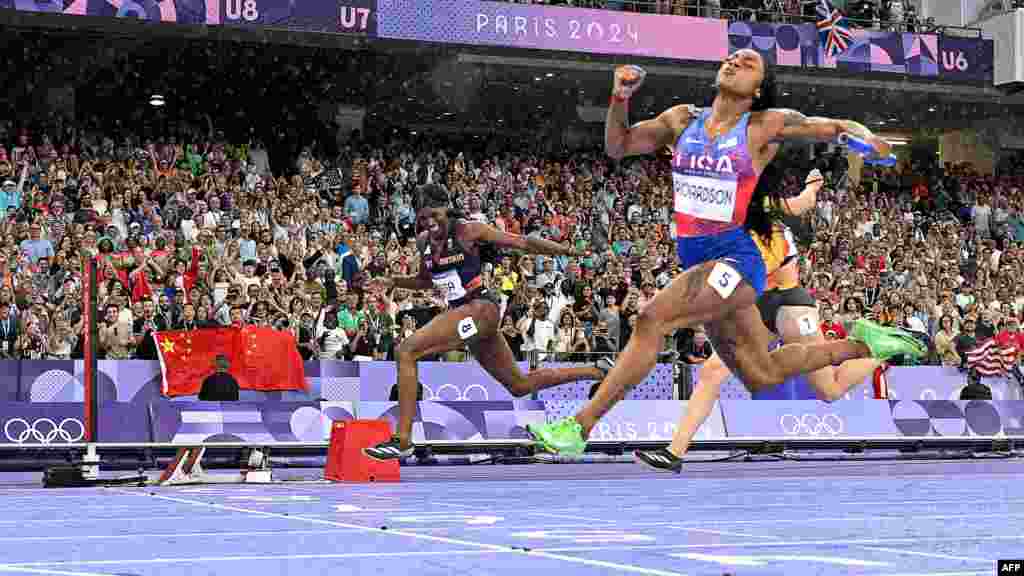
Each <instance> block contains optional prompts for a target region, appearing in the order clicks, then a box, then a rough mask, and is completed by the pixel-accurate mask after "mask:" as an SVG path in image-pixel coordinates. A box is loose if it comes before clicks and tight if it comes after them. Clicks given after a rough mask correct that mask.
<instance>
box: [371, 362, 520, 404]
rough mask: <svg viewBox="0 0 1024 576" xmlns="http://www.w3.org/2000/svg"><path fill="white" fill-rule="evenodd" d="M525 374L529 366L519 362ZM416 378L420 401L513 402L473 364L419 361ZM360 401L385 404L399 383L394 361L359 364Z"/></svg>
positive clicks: (496, 383) (503, 389)
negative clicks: (421, 389)
mask: <svg viewBox="0 0 1024 576" xmlns="http://www.w3.org/2000/svg"><path fill="white" fill-rule="evenodd" d="M519 369H520V370H522V371H523V372H526V371H528V370H529V369H530V365H529V364H528V363H526V362H520V363H519ZM419 379H420V383H421V384H423V399H424V400H436V401H441V402H448V401H457V400H473V401H488V400H512V395H511V394H509V392H508V390H506V389H505V387H504V386H502V385H501V384H500V383H498V382H496V381H495V380H494V378H493V377H492V376H491V375H490V374H488V373H487V372H486V371H485V370H484V369H483V368H481V367H480V365H479V364H477V363H476V362H420V364H419ZM359 381H360V390H359V399H360V400H372V401H387V400H388V399H389V398H390V397H391V396H390V395H391V389H392V388H393V387H394V386H395V385H396V384H397V383H398V369H397V368H396V365H395V363H394V362H360V363H359Z"/></svg>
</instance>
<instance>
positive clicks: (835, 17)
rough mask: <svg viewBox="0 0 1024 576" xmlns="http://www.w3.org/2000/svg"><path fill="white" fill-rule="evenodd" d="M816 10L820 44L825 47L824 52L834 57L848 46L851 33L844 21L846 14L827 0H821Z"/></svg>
mask: <svg viewBox="0 0 1024 576" xmlns="http://www.w3.org/2000/svg"><path fill="white" fill-rule="evenodd" d="M817 10H818V37H819V38H820V39H821V45H822V46H824V47H825V54H827V55H828V56H829V57H830V58H835V57H836V56H838V55H840V54H842V53H843V52H846V49H847V48H849V47H850V41H851V40H852V39H853V33H851V32H850V27H849V25H848V24H847V23H846V16H844V15H843V13H842V12H841V11H840V10H839V9H838V8H836V7H835V6H833V5H832V3H831V2H829V0H821V1H820V3H819V4H818V9H817Z"/></svg>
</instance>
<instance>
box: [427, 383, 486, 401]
mask: <svg viewBox="0 0 1024 576" xmlns="http://www.w3.org/2000/svg"><path fill="white" fill-rule="evenodd" d="M449 388H451V389H453V390H455V398H452V399H451V400H452V401H459V400H469V392H470V390H480V395H481V396H482V398H474V400H490V398H489V397H488V394H487V388H484V387H483V386H482V385H480V384H470V385H469V386H466V387H465V388H464V389H462V390H459V387H458V386H456V385H455V384H442V385H440V386H438V388H437V391H436V392H435V391H434V390H433V389H431V388H430V386H427V385H426V384H423V399H424V400H429V401H433V402H443V401H445V400H444V398H441V392H442V391H444V390H447V389H449Z"/></svg>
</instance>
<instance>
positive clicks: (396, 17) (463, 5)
mask: <svg viewBox="0 0 1024 576" xmlns="http://www.w3.org/2000/svg"><path fill="white" fill-rule="evenodd" d="M0 8H7V9H15V10H21V11H26V12H49V13H63V14H67V15H79V16H104V17H110V18H131V19H136V20H145V21H150V22H168V23H178V24H201V25H203V24H205V25H212V26H241V27H269V28H283V29H288V30H298V31H304V32H320V33H345V34H357V35H365V36H379V37H381V38H388V39H395V40H413V41H424V42H436V43H444V44H465V45H473V46H497V47H506V48H526V49H532V50H553V51H564V52H576V53H580V54H606V55H615V56H622V57H629V56H632V57H649V58H663V59H668V60H677V61H694V62H715V61H718V60H721V59H722V58H724V57H725V56H726V55H727V54H729V53H730V52H732V51H734V50H737V49H740V48H753V49H755V50H758V51H759V52H761V53H762V54H764V55H765V56H766V57H768V58H769V59H770V60H771V61H772V62H775V63H776V64H778V65H781V66H795V67H802V68H833V69H838V70H842V71H848V72H851V73H864V72H883V73H893V74H902V75H909V76H923V77H941V78H943V79H949V80H958V81H972V82H973V81H986V80H987V81H991V78H992V68H993V62H994V55H993V54H994V47H993V41H992V40H986V39H982V38H961V37H953V36H940V35H935V34H917V33H910V32H889V31H880V30H861V29H855V30H853V35H854V38H853V41H852V43H851V46H850V48H849V49H848V50H847V51H846V53H844V54H843V55H841V56H839V57H838V58H831V57H828V56H827V55H826V54H825V52H824V50H823V48H822V46H821V44H820V41H819V37H818V34H817V29H816V27H815V24H814V23H813V22H806V23H800V24H774V23H769V22H749V21H736V22H731V23H730V22H727V21H726V20H719V19H711V18H692V17H687V16H672V15H668V14H639V13H634V12H622V11H618V10H594V9H586V8H572V7H566V6H546V5H543V4H539V3H538V4H526V3H523V4H519V3H511V2H485V1H480V0H418V1H411V0H326V1H323V2H321V1H313V0H160V1H155V0H65V1H63V2H62V1H57V0H0Z"/></svg>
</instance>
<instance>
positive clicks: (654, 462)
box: [633, 448, 683, 474]
mask: <svg viewBox="0 0 1024 576" xmlns="http://www.w3.org/2000/svg"><path fill="white" fill-rule="evenodd" d="M633 456H634V457H635V458H636V461H637V462H639V463H641V464H643V465H644V466H647V467H648V468H651V469H652V470H656V471H658V472H672V473H674V474H679V473H680V472H682V471H683V459H682V458H678V457H676V455H675V454H673V453H671V452H669V451H668V448H658V449H657V450H637V451H636V452H634V453H633Z"/></svg>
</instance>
